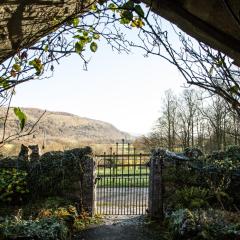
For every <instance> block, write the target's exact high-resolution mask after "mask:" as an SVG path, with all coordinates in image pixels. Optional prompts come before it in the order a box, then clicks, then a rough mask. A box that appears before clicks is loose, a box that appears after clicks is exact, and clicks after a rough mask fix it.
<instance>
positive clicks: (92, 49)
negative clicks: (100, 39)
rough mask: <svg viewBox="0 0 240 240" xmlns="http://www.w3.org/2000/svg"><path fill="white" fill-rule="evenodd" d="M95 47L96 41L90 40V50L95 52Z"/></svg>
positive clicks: (96, 46)
mask: <svg viewBox="0 0 240 240" xmlns="http://www.w3.org/2000/svg"><path fill="white" fill-rule="evenodd" d="M97 48H98V45H97V43H95V42H92V43H91V45H90V49H91V51H92V52H96V51H97Z"/></svg>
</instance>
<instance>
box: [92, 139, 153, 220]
mask: <svg viewBox="0 0 240 240" xmlns="http://www.w3.org/2000/svg"><path fill="white" fill-rule="evenodd" d="M125 150H126V151H125ZM96 157H97V158H98V160H99V161H98V165H97V175H98V176H97V179H98V180H99V181H98V183H97V194H98V195H97V196H98V200H97V201H98V202H97V212H98V213H100V214H110V215H111V214H112V215H116V214H117V215H122V214H124V215H125V214H136V215H139V214H145V207H146V204H147V197H148V196H146V194H147V193H148V189H147V184H148V183H149V180H148V177H149V169H148V164H147V163H148V161H149V159H148V158H149V154H145V153H144V154H142V153H137V151H136V148H132V150H131V146H130V144H129V143H127V144H125V141H124V140H122V142H121V149H120V145H119V144H118V143H116V152H113V149H112V148H110V152H109V153H108V154H107V153H106V152H104V154H101V155H96Z"/></svg>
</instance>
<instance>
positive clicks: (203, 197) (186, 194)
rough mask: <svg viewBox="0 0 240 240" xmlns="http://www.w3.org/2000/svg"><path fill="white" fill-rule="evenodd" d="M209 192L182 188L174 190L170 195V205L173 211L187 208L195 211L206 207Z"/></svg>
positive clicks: (193, 188)
mask: <svg viewBox="0 0 240 240" xmlns="http://www.w3.org/2000/svg"><path fill="white" fill-rule="evenodd" d="M209 197H210V194H209V190H208V189H205V188H200V187H184V188H182V189H179V190H176V192H175V193H174V194H173V195H172V201H171V202H172V204H173V206H172V207H173V208H174V209H179V208H189V209H197V208H203V207H208V206H209V204H208V199H209Z"/></svg>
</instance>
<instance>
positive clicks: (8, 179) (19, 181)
mask: <svg viewBox="0 0 240 240" xmlns="http://www.w3.org/2000/svg"><path fill="white" fill-rule="evenodd" d="M28 192H29V191H28V189H27V173H26V172H25V171H22V170H17V169H15V168H13V169H0V202H4V203H11V204H16V203H19V202H21V201H22V200H23V198H24V197H25V196H26V195H27V193H28Z"/></svg>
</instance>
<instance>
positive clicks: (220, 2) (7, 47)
mask: <svg viewBox="0 0 240 240" xmlns="http://www.w3.org/2000/svg"><path fill="white" fill-rule="evenodd" d="M89 1H91V0H87V1H86V0H85V1H82V2H81V1H79V0H24V1H18V0H5V1H4V0H0V63H1V62H3V61H4V60H6V59H7V58H8V57H10V56H12V55H13V54H15V53H16V52H17V51H18V50H19V49H21V48H25V47H28V46H30V45H32V44H34V43H35V42H36V41H37V40H39V39H40V38H41V37H43V36H45V35H46V34H47V33H49V32H51V31H54V30H55V29H56V28H57V27H59V26H60V25H61V24H62V22H63V21H65V20H66V18H68V17H69V16H71V15H73V14H76V13H79V12H81V9H82V6H83V5H88V4H89ZM142 1H143V2H144V3H146V4H149V5H150V4H151V5H152V7H153V10H154V12H155V13H157V14H158V15H160V16H162V17H163V18H166V19H167V20H169V21H171V22H173V23H175V24H176V25H177V26H178V27H179V28H181V29H182V30H183V31H185V32H187V33H188V34H189V35H191V36H193V37H194V38H196V39H198V40H199V41H202V42H204V43H206V44H208V45H210V46H211V47H213V48H215V49H218V50H220V51H222V52H224V53H226V54H227V55H228V56H230V57H231V58H232V59H234V61H235V63H236V64H237V65H238V66H240V1H239V0H152V1H150V0H142ZM56 19H57V21H58V22H57V23H56Z"/></svg>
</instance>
